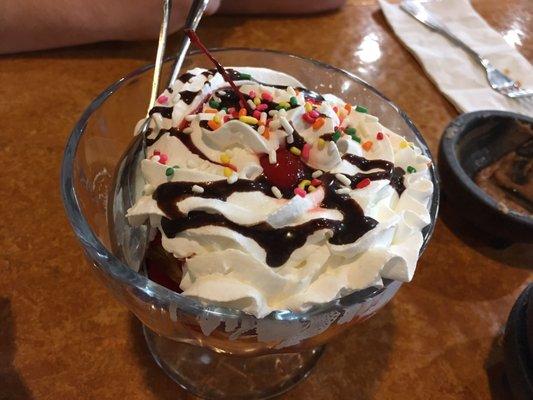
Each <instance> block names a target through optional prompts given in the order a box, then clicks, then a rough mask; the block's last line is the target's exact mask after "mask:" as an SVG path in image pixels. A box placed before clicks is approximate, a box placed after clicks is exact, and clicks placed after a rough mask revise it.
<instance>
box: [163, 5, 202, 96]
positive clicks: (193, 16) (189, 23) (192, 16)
mask: <svg viewBox="0 0 533 400" xmlns="http://www.w3.org/2000/svg"><path fill="white" fill-rule="evenodd" d="M208 4H209V0H194V2H193V4H192V6H191V9H190V11H189V14H188V15H187V20H186V21H185V26H184V29H191V30H193V31H195V30H196V28H197V27H198V24H199V23H200V20H201V19H202V15H203V14H204V11H205V9H206V8H207V5H208ZM190 45H191V40H190V39H189V37H188V36H187V35H185V36H184V38H183V41H182V42H181V46H180V48H179V49H178V52H177V53H176V55H177V56H176V61H174V65H173V67H172V75H171V76H170V80H169V81H168V86H172V84H173V83H174V82H175V81H176V78H177V77H178V74H179V72H180V69H181V66H182V65H183V61H184V60H185V56H186V55H187V51H188V50H189V46H190Z"/></svg>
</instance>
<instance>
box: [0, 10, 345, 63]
mask: <svg viewBox="0 0 533 400" xmlns="http://www.w3.org/2000/svg"><path fill="white" fill-rule="evenodd" d="M191 1H192V0H175V1H174V4H173V13H172V24H171V30H172V31H176V30H178V29H179V28H180V27H181V26H182V25H183V22H184V20H185V16H186V15H187V11H188V8H189V6H190V4H191ZM344 2H345V0H320V1H316V2H315V1H312V2H310V1H308V0H290V1H287V0H270V1H264V0H211V2H210V4H209V7H208V10H207V13H208V14H213V13H215V12H216V13H222V14H232V13H237V14H298V15H300V14H305V13H312V12H321V11H327V10H332V9H336V8H339V7H341V6H342V5H343V4H344ZM160 18H161V3H160V1H158V0H128V1H127V2H126V1H124V0H91V1H87V0H24V1H21V0H3V1H0V54H5V53H16V52H23V51H32V50H42V49H47V48H54V47H63V46H71V45H77V44H83V43H93V42H100V41H107V40H141V39H153V38H156V37H157V33H158V31H159V23H160Z"/></svg>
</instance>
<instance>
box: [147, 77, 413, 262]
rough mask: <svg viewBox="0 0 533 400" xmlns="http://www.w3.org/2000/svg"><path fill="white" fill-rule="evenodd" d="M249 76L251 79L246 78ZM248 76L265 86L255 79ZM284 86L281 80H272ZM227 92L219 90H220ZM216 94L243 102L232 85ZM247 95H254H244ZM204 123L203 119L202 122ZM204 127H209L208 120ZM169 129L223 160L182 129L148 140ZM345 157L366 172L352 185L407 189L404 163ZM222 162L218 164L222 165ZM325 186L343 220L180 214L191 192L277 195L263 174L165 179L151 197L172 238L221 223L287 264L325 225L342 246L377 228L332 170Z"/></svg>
mask: <svg viewBox="0 0 533 400" xmlns="http://www.w3.org/2000/svg"><path fill="white" fill-rule="evenodd" d="M215 72H216V70H208V71H205V72H202V74H204V76H206V77H208V76H209V75H211V74H214V73H215ZM227 72H228V74H230V75H231V77H232V78H233V79H235V80H241V79H242V77H241V74H240V73H239V72H238V71H235V70H233V69H228V70H227ZM193 77H194V75H193V74H191V73H185V74H183V75H181V76H180V77H179V78H178V79H179V80H180V81H181V82H187V81H189V80H190V79H191V78H193ZM246 79H248V78H246ZM250 80H252V81H254V82H256V83H259V84H263V85H266V84H264V83H262V82H259V81H257V80H255V79H253V78H251V79H250ZM268 86H274V87H279V88H283V89H286V88H287V86H283V85H268ZM297 89H298V90H300V91H303V92H304V97H305V98H306V100H309V99H310V100H312V101H323V100H324V98H323V97H322V96H321V95H320V94H318V93H315V92H312V91H309V90H307V89H305V88H297ZM221 90H222V91H223V92H225V93H224V94H222V95H221V94H219V93H218V92H219V91H221ZM198 93H199V92H192V91H181V92H180V95H181V99H182V100H183V101H184V102H185V103H186V104H191V103H192V101H193V100H194V98H195V97H196V96H197V95H198ZM217 97H219V98H220V107H221V108H231V107H236V108H237V107H239V103H240V102H242V100H241V99H240V96H239V95H238V94H236V93H235V92H234V91H233V90H231V89H230V88H227V89H225V88H221V89H218V90H217ZM244 97H245V98H246V99H248V98H250V97H249V96H247V95H244ZM267 104H268V109H267V111H268V110H271V109H275V108H276V106H277V103H274V102H268V103H267ZM155 112H159V113H161V115H162V116H163V117H165V118H171V116H172V107H155V108H154V109H153V110H152V111H151V112H150V114H152V113H155ZM202 122H205V121H202ZM202 122H201V123H200V126H202V127H204V128H206V129H209V128H208V127H207V123H204V124H203V125H202ZM167 132H168V133H169V134H170V135H171V136H175V137H177V138H179V140H181V141H182V143H183V144H184V145H185V146H186V147H187V148H188V149H189V151H191V153H193V154H196V155H198V156H199V157H200V158H202V159H204V160H208V161H210V162H212V163H215V164H219V163H217V162H213V161H211V160H209V159H208V158H207V157H206V156H205V155H204V154H203V153H202V152H201V151H200V150H199V149H198V148H197V147H196V146H195V145H194V143H193V142H192V139H191V137H190V135H186V134H184V133H183V132H182V131H181V130H180V129H178V128H170V129H161V130H160V131H159V133H158V135H157V137H156V138H154V139H148V138H147V139H146V141H147V145H148V146H150V145H152V144H154V143H155V142H156V141H157V140H158V139H159V138H160V137H161V136H162V135H163V134H165V133H167ZM293 138H294V141H293V143H291V144H287V147H291V146H296V147H299V148H301V147H302V146H303V145H304V144H305V140H304V138H303V137H302V136H301V135H300V134H299V133H298V132H296V131H294V133H293ZM342 158H343V159H344V160H346V161H348V162H350V163H351V164H353V165H355V166H356V167H358V168H359V169H360V170H362V171H365V172H362V173H357V174H355V175H353V176H348V178H349V179H350V186H351V187H352V188H355V187H356V185H357V184H358V183H359V182H360V181H362V180H363V179H366V178H368V179H370V180H372V181H374V180H381V179H386V180H389V181H390V184H391V186H392V187H393V188H394V189H395V190H396V191H397V193H398V194H399V195H401V194H402V193H403V191H404V190H405V186H404V183H403V177H404V175H405V171H404V170H403V169H402V168H399V167H395V166H394V164H393V163H391V162H388V161H385V160H368V159H366V158H364V157H359V156H356V155H354V154H345V155H344V156H343V157H342ZM219 165H220V164H219ZM373 169H378V170H379V171H375V172H366V171H369V170H373ZM312 172H313V170H312V169H310V168H308V167H307V168H306V171H305V175H306V176H307V177H310V176H311V174H312ZM320 179H321V180H322V185H323V188H324V192H325V196H324V199H323V201H322V204H321V205H320V206H321V207H322V208H328V209H336V210H338V211H339V212H340V213H341V214H342V216H343V219H342V221H337V220H330V219H325V218H319V219H313V220H311V221H308V222H305V223H303V224H300V225H296V226H289V227H284V228H278V229H276V228H273V227H272V226H270V225H269V224H267V223H266V222H262V223H259V224H256V225H252V226H242V225H239V224H236V223H234V222H232V221H230V220H229V219H228V218H226V217H225V216H224V215H221V214H210V213H207V212H204V211H192V212H189V213H188V214H187V215H184V214H183V213H181V212H180V211H179V209H178V207H177V203H178V202H179V201H181V200H183V199H185V198H187V197H190V196H195V197H202V198H215V199H221V200H226V199H227V198H228V197H229V196H230V195H231V194H233V193H236V192H252V191H260V192H262V193H263V194H265V195H266V196H270V197H274V196H273V194H272V192H271V190H272V184H271V183H270V182H269V181H268V180H267V178H266V177H265V176H264V175H260V176H258V177H257V178H256V179H254V180H246V179H239V180H237V181H236V182H235V183H233V184H229V183H228V182H227V181H226V180H220V181H213V182H203V183H198V182H167V183H164V184H162V185H159V186H158V187H157V189H156V190H155V192H154V194H153V198H154V199H155V200H156V201H157V204H158V206H159V208H160V209H161V210H162V211H163V212H164V213H165V215H166V217H163V218H162V219H161V227H162V229H163V232H164V233H165V235H167V237H169V238H173V237H175V236H176V235H177V234H178V233H180V232H183V231H185V230H188V229H193V228H199V227H203V226H207V225H214V226H221V227H226V228H229V229H231V230H233V231H235V232H238V233H240V234H241V235H243V236H246V237H249V238H251V239H253V240H254V241H256V242H257V243H258V244H259V245H260V246H261V247H262V248H263V249H264V250H265V252H266V262H267V264H268V265H269V266H270V267H273V268H276V267H279V266H281V265H283V264H284V263H285V262H286V261H287V260H288V259H289V257H290V255H291V254H292V253H293V252H294V251H295V250H296V249H298V248H300V247H301V246H303V245H304V244H305V242H306V240H307V238H308V237H309V235H311V234H313V233H314V232H316V231H318V230H322V229H327V230H330V231H331V232H332V235H331V237H330V239H329V242H330V243H332V244H335V245H342V244H347V243H353V242H354V241H356V240H357V239H358V238H360V237H361V236H363V235H364V234H365V233H366V232H368V231H370V230H371V229H373V228H374V227H375V226H376V225H377V224H378V222H377V221H376V220H374V219H373V218H370V217H367V216H365V215H364V212H363V209H362V208H361V206H360V205H359V204H358V203H357V202H356V201H355V200H353V199H352V198H351V197H350V196H349V195H348V194H338V193H336V190H337V189H339V188H340V187H341V186H340V184H339V182H338V181H337V180H336V179H335V177H334V176H333V175H332V174H330V173H325V174H323V175H322V177H321V178H320ZM194 185H196V186H200V187H202V188H203V189H204V190H203V193H196V192H193V190H192V187H193V186H194ZM282 195H283V197H284V198H286V199H290V198H291V197H292V196H293V193H292V192H291V191H290V190H286V191H282Z"/></svg>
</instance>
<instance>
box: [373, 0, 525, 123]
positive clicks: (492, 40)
mask: <svg viewBox="0 0 533 400" xmlns="http://www.w3.org/2000/svg"><path fill="white" fill-rule="evenodd" d="M378 1H379V3H380V5H381V9H382V10H383V13H384V14H385V17H386V18H387V21H388V22H389V24H390V25H391V27H392V29H393V30H394V32H395V33H396V35H397V36H398V37H399V38H400V40H401V41H402V42H403V43H404V45H405V46H406V47H407V48H408V49H409V50H410V51H411V52H412V53H413V55H414V56H415V57H416V58H417V59H418V60H419V62H420V63H421V64H422V67H423V68H424V70H425V71H426V73H427V74H428V76H429V77H430V78H431V79H432V80H433V82H435V84H436V85H437V87H438V88H439V90H440V91H441V92H442V93H443V94H444V95H445V96H446V97H447V98H448V99H449V100H450V101H451V102H452V103H453V104H454V105H455V107H456V108H457V109H458V110H459V111H463V112H468V111H475V110H506V111H513V112H517V113H520V114H525V115H533V99H532V100H530V101H531V103H529V102H527V101H517V100H513V99H509V98H507V97H505V96H503V95H501V94H499V93H497V92H495V91H494V90H492V89H491V88H490V86H489V84H488V81H487V78H486V75H485V70H484V69H483V68H482V67H481V66H479V65H478V64H477V63H476V62H475V61H474V60H473V59H472V58H471V57H470V56H469V55H468V54H467V53H465V52H464V51H463V50H462V49H461V48H459V47H458V46H456V45H454V44H453V43H452V42H450V41H449V40H448V39H446V38H445V37H443V36H441V35H440V34H438V33H436V32H433V31H432V30H430V29H428V28H426V27H425V26H424V25H422V24H421V23H420V22H418V21H417V20H415V19H414V18H413V17H412V16H410V15H409V14H407V13H406V12H404V11H403V10H401V9H400V7H399V5H398V4H391V3H389V2H388V1H386V0H378ZM423 6H424V7H425V8H426V9H427V10H428V11H429V12H431V13H433V14H435V15H436V16H437V17H438V18H439V20H440V21H441V22H443V23H444V24H445V25H446V27H447V28H448V29H449V30H450V31H452V32H453V33H454V34H455V35H456V36H458V37H459V38H460V39H461V40H462V41H464V42H465V43H466V44H468V45H469V46H471V47H472V48H473V49H474V50H475V51H477V52H478V53H479V54H481V55H482V56H484V57H486V58H488V59H489V60H490V62H491V63H492V64H493V65H494V66H495V67H496V68H498V69H500V70H501V71H503V72H504V73H505V74H506V75H508V76H510V77H511V78H512V79H515V80H518V81H520V82H521V84H522V87H524V88H527V89H533V68H532V67H531V64H530V63H529V62H528V61H527V60H526V59H525V58H524V57H523V56H522V55H521V54H520V53H519V52H518V51H517V50H516V49H514V48H513V47H511V46H510V45H509V44H508V43H507V42H506V41H505V40H504V38H503V37H502V36H501V35H500V34H499V33H498V32H496V31H495V30H494V29H492V28H491V27H490V26H489V25H488V24H487V22H486V21H485V20H484V19H483V18H481V17H480V16H479V14H478V13H477V12H476V11H475V10H474V9H473V8H472V6H471V5H470V2H469V1H467V0H444V1H428V2H423Z"/></svg>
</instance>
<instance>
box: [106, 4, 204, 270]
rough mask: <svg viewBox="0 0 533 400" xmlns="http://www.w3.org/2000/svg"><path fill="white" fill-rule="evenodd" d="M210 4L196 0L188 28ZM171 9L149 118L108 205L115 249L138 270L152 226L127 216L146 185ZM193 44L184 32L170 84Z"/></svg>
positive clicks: (162, 32)
mask: <svg viewBox="0 0 533 400" xmlns="http://www.w3.org/2000/svg"><path fill="white" fill-rule="evenodd" d="M208 4H209V0H195V1H194V2H193V4H192V6H191V9H190V11H189V14H188V15H187V19H186V21H185V26H184V28H185V29H192V30H196V28H197V27H198V24H199V22H200V19H201V18H202V15H203V13H204V11H205V9H206V8H207V5H208ZM171 9H172V0H163V18H162V21H161V28H160V30H159V41H158V44H157V53H156V60H155V65H154V75H153V79H152V89H151V93H150V100H149V103H148V110H147V112H146V118H145V120H144V121H143V123H142V124H141V125H140V126H139V128H138V130H137V132H136V136H137V138H136V139H135V140H134V141H133V142H132V144H131V145H130V147H129V148H128V150H127V151H126V153H125V154H124V156H123V159H122V162H121V163H120V166H119V168H118V171H117V174H116V183H115V189H114V196H113V200H112V201H113V203H112V205H110V207H109V211H110V214H111V215H110V220H111V221H112V223H113V227H114V230H111V231H112V232H113V233H114V235H112V236H113V237H112V238H111V242H112V247H113V251H114V252H115V254H117V255H118V256H119V258H121V259H122V260H123V261H124V262H126V264H127V265H129V266H130V267H132V268H133V269H136V270H139V269H140V267H141V266H142V264H143V259H144V254H145V251H146V248H147V246H148V242H149V236H150V235H149V231H150V227H149V226H148V225H145V226H140V227H132V226H130V225H129V223H128V221H127V219H126V216H125V215H126V211H127V210H128V208H130V207H131V206H133V204H135V201H136V200H137V199H138V197H139V195H140V192H141V188H142V186H143V185H142V183H141V182H140V181H139V180H140V178H139V173H138V171H139V165H140V163H141V161H142V160H143V159H144V158H146V140H145V139H146V135H147V134H148V132H149V128H150V124H151V122H152V117H151V116H150V110H151V109H152V108H153V106H154V104H155V102H156V99H157V96H158V95H159V93H160V83H161V72H162V67H163V59H164V54H165V48H166V39H167V33H168V26H169V20H170V13H171ZM190 43H191V41H190V39H189V38H188V37H187V36H186V35H185V36H184V39H183V41H182V43H181V46H180V48H179V50H178V52H177V56H176V61H175V62H174V65H173V68H172V74H171V76H170V79H169V82H168V86H172V84H173V83H174V82H175V81H176V79H177V77H178V74H179V71H180V69H181V67H182V65H183V62H184V60H185V56H186V53H187V50H188V49H189V46H190Z"/></svg>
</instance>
